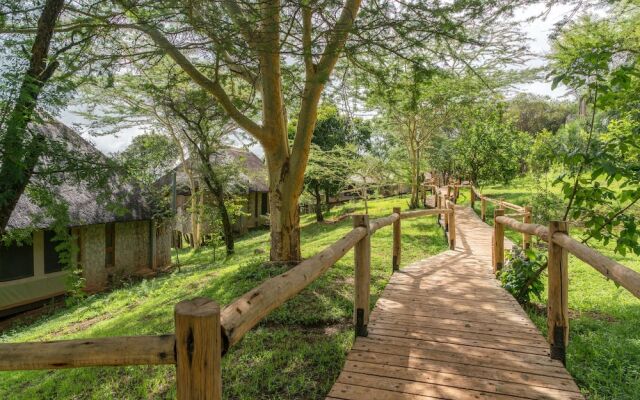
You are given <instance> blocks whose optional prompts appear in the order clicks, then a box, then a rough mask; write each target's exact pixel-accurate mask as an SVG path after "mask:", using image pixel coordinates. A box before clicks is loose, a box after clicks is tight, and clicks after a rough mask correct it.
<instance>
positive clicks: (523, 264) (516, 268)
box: [497, 246, 547, 304]
mask: <svg viewBox="0 0 640 400" xmlns="http://www.w3.org/2000/svg"><path fill="white" fill-rule="evenodd" d="M546 268H547V256H546V254H545V253H543V252H541V251H538V250H534V249H526V250H523V249H521V248H520V247H517V246H514V247H513V249H511V252H510V253H509V255H508V257H507V262H506V263H505V266H504V268H503V269H502V271H499V272H498V274H497V275H498V279H500V282H501V283H502V287H504V288H505V289H507V290H508V291H509V293H511V294H512V295H513V297H515V298H516V300H518V302H519V303H521V304H527V303H529V302H530V301H531V300H532V297H535V298H537V299H538V300H540V298H541V295H542V291H543V289H544V283H543V282H542V278H541V276H542V272H543V271H544V270H545V269H546Z"/></svg>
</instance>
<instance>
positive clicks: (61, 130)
mask: <svg viewBox="0 0 640 400" xmlns="http://www.w3.org/2000/svg"><path fill="white" fill-rule="evenodd" d="M33 129H36V130H37V131H38V133H39V134H41V135H43V136H44V137H45V140H47V141H49V142H50V143H53V144H55V146H61V147H63V148H64V150H66V151H67V152H69V153H70V154H75V155H78V156H80V157H84V158H88V159H90V160H93V161H95V162H96V163H103V164H105V165H107V161H108V158H107V156H105V155H104V154H102V153H101V152H100V151H99V150H98V149H96V148H95V147H94V146H93V145H92V144H91V143H89V142H88V141H87V140H85V139H84V138H82V136H80V135H79V134H78V133H77V132H75V131H74V130H73V129H71V128H69V127H68V126H66V125H64V124H63V123H62V122H60V121H56V120H49V121H47V122H45V123H42V124H38V125H37V126H35V127H34V128H33ZM52 163H53V161H51V159H50V158H49V157H48V156H46V155H45V156H43V157H42V158H41V160H40V165H39V166H38V167H36V171H35V174H34V177H33V178H32V181H37V180H38V179H39V178H38V173H39V172H43V171H44V170H46V168H47V167H49V166H51V164H52ZM48 186H50V189H51V190H52V191H53V192H54V193H55V194H56V195H58V197H59V198H60V199H61V200H62V201H64V202H65V203H66V204H68V207H69V217H70V222H71V223H70V226H80V225H92V224H101V223H107V222H116V221H136V220H143V219H148V218H149V216H150V213H149V212H148V210H147V208H146V207H145V204H144V201H143V199H142V197H141V195H140V191H139V190H138V189H137V188H134V187H133V186H132V185H130V184H126V183H124V182H122V179H121V178H120V177H117V176H112V177H111V179H110V180H109V184H108V186H107V187H106V188H100V189H97V188H90V187H89V184H87V183H86V182H78V181H75V180H74V179H71V178H69V177H64V176H62V179H61V180H60V182H58V183H57V184H56V185H53V186H52V185H48ZM116 209H118V211H120V212H116ZM51 223H52V220H51V219H50V218H47V217H46V212H45V210H43V209H41V208H40V207H39V206H38V205H37V204H35V202H34V201H33V200H32V199H31V198H30V197H29V195H28V193H26V192H25V193H24V194H23V195H22V196H21V197H20V199H19V200H18V203H17V205H16V207H15V209H14V210H13V212H12V213H11V217H10V219H9V223H8V224H7V229H8V230H10V229H15V228H30V227H31V228H47V227H48V226H50V225H51Z"/></svg>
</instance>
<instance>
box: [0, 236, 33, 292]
mask: <svg viewBox="0 0 640 400" xmlns="http://www.w3.org/2000/svg"><path fill="white" fill-rule="evenodd" d="M15 265H19V266H20V267H21V269H19V270H18V271H16V270H15V268H13V272H14V273H13V274H10V273H9V272H11V271H9V270H8V266H15ZM34 276H35V260H34V256H33V237H32V240H31V244H26V243H25V244H23V245H22V246H18V245H17V244H12V245H9V246H4V245H0V282H12V281H17V280H20V279H26V278H32V277H34Z"/></svg>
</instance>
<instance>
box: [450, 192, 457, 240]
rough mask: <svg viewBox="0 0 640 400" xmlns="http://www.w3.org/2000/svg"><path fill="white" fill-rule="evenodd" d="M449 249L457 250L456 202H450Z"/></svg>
mask: <svg viewBox="0 0 640 400" xmlns="http://www.w3.org/2000/svg"><path fill="white" fill-rule="evenodd" d="M449 210H451V213H450V214H449V249H451V250H455V248H456V206H455V204H454V203H449Z"/></svg>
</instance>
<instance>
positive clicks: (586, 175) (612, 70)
mask: <svg viewBox="0 0 640 400" xmlns="http://www.w3.org/2000/svg"><path fill="white" fill-rule="evenodd" d="M639 16H640V11H638V9H633V8H632V9H630V10H627V9H625V10H624V12H619V13H617V14H614V17H613V18H608V19H596V18H593V17H585V18H582V19H581V20H579V21H578V22H576V23H574V24H572V25H571V26H570V27H568V28H567V29H565V30H563V31H562V32H561V34H560V35H559V37H558V38H557V40H556V42H555V45H554V52H553V54H552V56H551V66H552V68H553V70H552V72H551V75H553V76H554V85H556V84H558V83H559V82H562V83H564V84H565V85H567V86H569V87H571V88H573V89H574V90H577V91H579V92H580V93H581V94H582V101H583V102H584V103H585V104H589V105H590V106H591V112H590V114H591V115H590V116H589V118H588V119H585V120H584V121H582V122H583V123H584V125H585V127H584V129H583V130H582V131H581V132H583V136H586V140H585V143H584V145H581V146H578V147H577V148H572V149H570V150H569V151H564V152H562V161H563V164H564V167H565V171H564V173H563V174H562V175H560V176H559V177H558V179H557V180H556V183H557V184H558V185H559V186H560V187H561V188H562V193H563V194H564V196H565V198H566V200H567V205H566V211H565V218H567V217H571V218H572V219H574V220H578V221H580V222H581V223H582V224H584V226H585V227H586V229H587V235H586V238H585V241H588V240H590V239H591V238H595V239H596V240H601V241H603V242H604V243H605V244H606V243H608V242H609V241H611V240H614V241H615V243H616V251H619V252H621V253H622V254H624V253H625V252H627V251H632V252H634V253H635V254H640V244H639V239H640V236H639V235H638V231H637V228H636V227H637V225H638V214H637V207H636V204H637V203H638V201H640V189H639V185H640V174H638V171H639V170H640V165H639V164H638V157H637V154H638V151H637V149H638V146H639V145H640V142H639V141H638V140H639V139H638V133H639V132H640V119H639V118H638V111H637V105H638V104H639V101H640V97H638V90H637V89H638V88H640V82H639V81H640V79H639V77H640V66H639V61H640V51H639V50H640V47H638V46H639V43H640V40H639V39H640V35H639V32H638V30H637V23H636V21H637V18H638V17H639ZM602 114H604V115H602ZM598 122H599V123H598Z"/></svg>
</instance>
